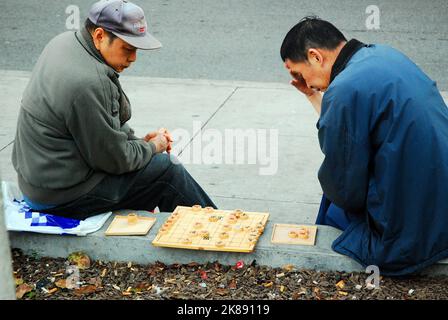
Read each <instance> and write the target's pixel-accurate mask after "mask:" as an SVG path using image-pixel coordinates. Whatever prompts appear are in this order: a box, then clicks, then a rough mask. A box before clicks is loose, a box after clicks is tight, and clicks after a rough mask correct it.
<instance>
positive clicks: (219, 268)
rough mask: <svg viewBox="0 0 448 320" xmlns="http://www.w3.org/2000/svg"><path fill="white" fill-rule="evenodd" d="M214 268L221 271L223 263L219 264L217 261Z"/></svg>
mask: <svg viewBox="0 0 448 320" xmlns="http://www.w3.org/2000/svg"><path fill="white" fill-rule="evenodd" d="M214 269H215V271H216V272H220V271H221V264H219V263H218V262H215V265H214Z"/></svg>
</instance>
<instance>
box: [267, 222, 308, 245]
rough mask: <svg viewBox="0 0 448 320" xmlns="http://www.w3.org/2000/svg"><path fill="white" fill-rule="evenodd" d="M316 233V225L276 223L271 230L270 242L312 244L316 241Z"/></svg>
mask: <svg viewBox="0 0 448 320" xmlns="http://www.w3.org/2000/svg"><path fill="white" fill-rule="evenodd" d="M305 232H306V233H305ZM305 234H306V235H305ZM316 234H317V226H310V225H297V224H278V223H277V224H274V228H273V230H272V238H271V242H272V243H276V244H298V245H306V246H314V245H315V242H316ZM304 237H306V238H304Z"/></svg>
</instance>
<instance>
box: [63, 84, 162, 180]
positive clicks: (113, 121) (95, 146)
mask: <svg viewBox="0 0 448 320" xmlns="http://www.w3.org/2000/svg"><path fill="white" fill-rule="evenodd" d="M101 89H102V88H98V85H97V84H90V85H89V84H84V85H83V86H82V89H81V90H80V91H81V92H80V93H79V95H78V97H77V99H76V100H75V101H74V103H73V106H72V109H71V114H70V115H69V116H68V117H67V127H68V129H69V131H70V133H71V135H72V136H73V140H74V141H75V143H76V145H77V147H78V149H79V151H80V153H81V154H82V156H83V158H84V159H85V161H86V162H87V163H88V165H89V166H90V167H91V168H93V169H94V170H98V171H104V172H107V173H110V174H123V173H126V172H131V171H135V170H139V169H141V168H143V167H144V166H145V165H146V164H147V163H148V162H149V160H150V159H151V157H152V156H153V155H154V154H155V151H156V147H155V145H154V143H152V142H149V143H148V142H146V141H144V140H142V139H135V138H134V139H133V138H132V137H133V131H132V129H131V128H130V127H129V126H128V125H127V124H124V126H121V125H120V119H119V113H118V106H117V104H116V102H115V101H109V103H106V101H104V100H106V99H105V98H104V90H101Z"/></svg>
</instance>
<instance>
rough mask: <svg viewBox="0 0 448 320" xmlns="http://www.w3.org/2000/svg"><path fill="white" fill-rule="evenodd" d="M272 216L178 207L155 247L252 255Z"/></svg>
mask: <svg viewBox="0 0 448 320" xmlns="http://www.w3.org/2000/svg"><path fill="white" fill-rule="evenodd" d="M268 217H269V213H264V212H247V211H243V210H239V209H237V210H215V209H213V208H211V207H206V208H201V206H199V205H197V206H193V207H184V206H178V207H177V208H176V209H175V210H174V212H173V213H172V214H171V215H170V216H169V217H168V219H167V220H166V221H165V223H164V224H163V225H162V226H161V228H160V229H159V231H158V233H157V235H156V237H155V239H154V241H153V242H152V244H153V245H154V246H159V247H171V248H183V249H195V250H211V251H230V252H252V251H253V250H254V248H255V245H256V244H257V241H258V238H259V237H260V236H261V234H262V233H263V231H264V228H265V226H266V222H267V220H268Z"/></svg>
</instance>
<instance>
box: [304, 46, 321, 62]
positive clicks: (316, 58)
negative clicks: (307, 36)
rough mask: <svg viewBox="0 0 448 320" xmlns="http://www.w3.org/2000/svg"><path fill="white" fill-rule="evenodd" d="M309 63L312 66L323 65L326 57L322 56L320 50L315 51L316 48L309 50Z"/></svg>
mask: <svg viewBox="0 0 448 320" xmlns="http://www.w3.org/2000/svg"><path fill="white" fill-rule="evenodd" d="M307 58H308V61H309V62H310V63H311V64H316V63H317V64H322V63H323V61H324V57H323V56H322V54H321V53H320V51H319V50H317V49H314V48H310V49H308V57H307Z"/></svg>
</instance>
